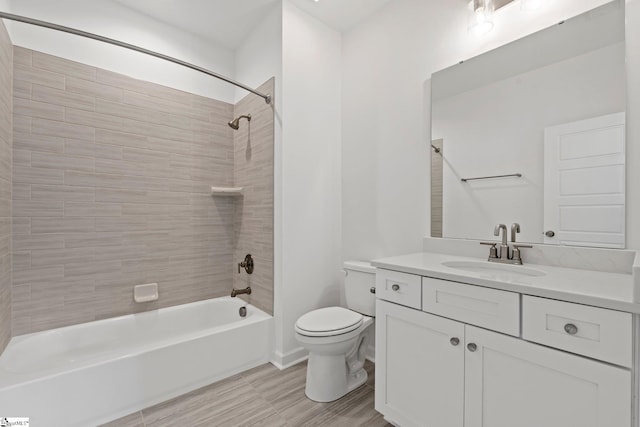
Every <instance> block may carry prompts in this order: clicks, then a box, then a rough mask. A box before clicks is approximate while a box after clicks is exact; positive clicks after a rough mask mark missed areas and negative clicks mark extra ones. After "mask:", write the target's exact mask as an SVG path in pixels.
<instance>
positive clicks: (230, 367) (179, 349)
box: [0, 297, 272, 427]
mask: <svg viewBox="0 0 640 427" xmlns="http://www.w3.org/2000/svg"><path fill="white" fill-rule="evenodd" d="M242 305H243V303H242V301H240V300H238V299H235V298H234V299H232V298H230V297H226V298H218V299H211V300H206V301H200V302H195V303H192V304H185V305H181V306H176V307H169V308H163V309H160V310H157V311H151V312H146V313H139V314H132V315H128V316H122V317H117V318H112V319H107V320H100V321H96V322H90V323H84V324H80V325H74V326H68V327H65V328H60V329H54V330H49V331H44V332H36V333H33V334H29V335H22V336H18V337H14V338H13V339H12V340H11V342H10V343H9V345H8V346H7V348H6V350H5V351H4V353H3V354H2V356H0V416H2V417H5V416H7V417H9V416H11V417H29V418H30V422H31V425H34V426H47V427H56V426H65V427H66V426H79V427H87V426H95V425H99V424H101V423H104V422H107V421H111V420H114V419H116V418H119V417H121V416H124V415H127V414H129V413H132V412H135V411H138V410H140V409H143V408H146V407H148V406H151V405H154V404H156V403H159V402H162V401H164V400H167V399H170V398H172V397H175V396H179V395H181V394H183V393H186V392H188V391H191V390H195V389H196V388H199V387H202V386H205V385H207V384H210V383H212V382H215V381H218V380H220V379H222V378H225V377H228V376H231V375H234V374H236V373H239V372H242V371H244V370H246V369H249V368H252V367H255V366H258V365H260V364H263V363H265V362H267V361H268V359H269V355H270V352H271V345H272V344H271V343H272V339H271V337H272V318H271V316H269V315H267V314H266V313H264V312H262V311H260V310H259V309H257V308H255V307H253V306H251V305H249V306H247V316H246V317H245V318H241V317H240V316H239V314H238V309H239V308H240V307H241V306H242Z"/></svg>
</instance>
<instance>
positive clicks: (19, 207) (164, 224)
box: [0, 28, 274, 425]
mask: <svg viewBox="0 0 640 427" xmlns="http://www.w3.org/2000/svg"><path fill="white" fill-rule="evenodd" d="M1 42H2V45H1V46H0V55H1V56H0V74H1V75H0V84H2V85H3V90H2V91H1V94H0V108H2V109H3V113H7V112H8V114H3V115H2V117H3V122H2V123H0V162H1V163H2V172H1V174H0V349H4V347H5V346H6V345H7V343H8V341H9V339H10V338H11V337H14V342H12V344H11V346H9V347H8V348H7V350H6V351H5V352H4V354H3V358H2V359H0V373H2V378H4V379H5V380H4V381H3V382H2V383H0V396H1V397H0V401H4V402H9V401H13V400H16V399H18V400H19V397H20V396H23V397H24V395H27V394H29V395H30V396H33V395H41V396H42V400H43V402H47V404H46V405H45V404H44V403H43V402H40V403H38V402H35V401H33V400H32V399H30V400H32V401H31V405H30V406H31V412H30V416H31V420H32V422H36V421H37V420H38V419H42V417H44V416H46V415H47V414H54V413H58V412H60V413H61V414H62V413H69V411H70V410H72V409H73V408H74V407H77V408H81V407H82V406H86V407H87V411H84V412H83V411H81V410H80V409H78V410H77V411H76V412H77V414H76V417H77V419H70V420H69V421H70V422H71V423H72V424H73V422H75V423H76V425H83V424H84V425H88V424H93V423H96V422H104V421H108V420H109V419H113V418H114V417H115V416H122V415H125V414H128V413H130V412H133V411H135V410H140V409H143V408H144V407H146V406H149V405H150V404H153V403H159V402H161V401H163V400H166V399H167V398H169V397H173V396H176V395H179V394H181V393H184V392H186V391H189V390H192V389H194V388H196V387H200V386H202V385H205V384H208V383H210V382H211V381H215V380H216V379H217V378H218V379H219V378H222V377H225V376H228V375H232V374H234V373H237V372H240V371H242V370H245V369H247V368H249V367H253V366H257V365H258V364H261V363H264V362H266V361H267V360H268V355H269V351H270V346H271V345H272V344H271V340H270V336H269V331H270V328H269V325H270V322H271V321H272V320H271V317H270V314H272V312H273V109H272V107H271V106H270V105H267V104H266V103H265V102H264V101H263V100H262V99H260V98H257V99H256V98H255V97H252V96H251V95H249V96H247V97H245V98H243V99H242V100H240V101H239V102H238V103H237V104H236V105H232V104H229V103H226V102H222V101H218V100H215V99H210V98H206V97H203V96H198V95H194V94H190V93H186V92H182V91H178V90H175V89H171V88H168V87H164V86H160V85H157V84H153V83H149V82H146V81H140V80H136V79H133V78H130V77H126V76H123V75H120V74H116V73H114V72H111V71H108V70H105V69H100V68H95V67H91V66H88V65H85V64H81V63H77V62H73V61H69V60H66V59H62V58H59V57H55V56H51V55H48V54H44V53H41V52H37V51H33V50H29V49H25V48H21V47H19V46H13V47H12V46H11V44H10V41H9V39H8V37H7V35H6V32H5V31H4V28H2V40H1ZM12 50H13V53H12ZM273 86H274V81H273V79H271V80H269V81H268V82H266V83H265V84H264V85H263V86H261V88H260V89H261V90H264V91H267V92H269V93H271V92H272V91H273ZM5 88H6V90H4V89H5ZM11 112H12V113H11ZM242 114H251V115H252V121H251V122H250V123H248V122H242V123H241V126H240V128H239V129H238V130H235V131H234V130H233V129H231V128H230V127H229V126H228V122H229V121H230V120H232V119H233V118H234V117H236V116H239V115H242ZM11 121H12V123H11ZM212 186H218V187H242V188H243V192H242V195H241V196H239V197H228V196H217V195H213V196H212V193H211V187H212ZM11 253H12V255H13V262H11V261H10V260H11V256H10V254H11ZM248 253H250V254H251V255H252V257H253V259H254V260H255V273H254V274H252V275H251V276H249V275H247V274H246V273H244V271H243V272H242V274H238V272H237V263H238V262H240V261H242V259H243V258H244V256H245V254H248ZM11 277H12V279H11ZM145 283H157V284H158V288H159V298H158V299H157V300H156V301H152V302H146V303H135V302H134V298H133V288H134V286H135V285H138V284H145ZM234 286H235V287H237V288H244V287H246V286H251V287H252V288H253V292H252V294H251V295H249V296H243V297H242V298H243V299H244V300H245V302H243V301H241V300H240V298H237V299H235V300H232V299H230V298H229V297H228V295H229V294H230V293H231V290H232V288H233V287H234ZM221 297H224V298H221ZM205 300H207V301H205ZM247 302H248V303H249V304H251V305H249V306H248V315H247V317H246V318H240V317H239V316H238V308H239V307H240V306H245V305H246V304H247ZM177 306H179V307H177ZM120 316H123V317H120ZM212 316H213V317H212ZM94 321H99V322H94ZM87 322H92V323H87ZM58 328H61V329H58ZM160 331H162V333H159V332H160ZM136 334H137V335H136ZM127 337H129V338H127ZM141 338H144V339H141ZM54 343H55V345H53V344H54ZM247 345H249V346H250V347H247ZM203 346H204V347H203ZM205 348H218V352H217V353H220V351H219V350H220V348H225V352H223V353H226V354H225V355H224V356H220V357H219V360H218V359H215V358H214V359H212V357H213V356H215V354H213V356H212V353H210V352H206V351H203V349H205ZM190 353H194V354H197V353H202V354H203V357H204V355H206V354H208V356H207V360H206V364H205V365H208V366H201V365H198V363H204V362H205V361H204V360H200V361H198V360H195V359H194V360H191V359H189V360H187V362H188V363H187V365H191V367H190V371H191V373H189V372H186V371H185V370H184V369H187V367H185V368H184V369H183V370H180V369H177V370H176V375H173V376H172V378H173V379H172V380H171V381H172V384H171V386H170V387H168V388H166V387H165V386H162V385H158V384H154V385H153V386H151V385H149V384H150V383H148V381H149V378H145V375H146V376H148V377H162V376H163V375H162V373H163V370H166V368H167V366H174V365H175V364H177V361H178V360H179V358H180V357H181V355H185V354H190ZM37 356H40V357H44V358H47V359H48V360H50V361H53V362H55V363H51V364H48V365H45V364H43V363H42V361H39V359H38V357H37ZM123 356H126V357H123ZM187 358H188V357H187ZM200 359H202V357H201V358H200ZM127 363H129V364H131V366H125V365H126V364H127ZM138 364H142V365H144V366H147V368H148V370H146V371H145V372H142V371H140V370H139V369H138V368H136V366H138ZM116 365H118V366H116ZM120 365H122V366H120ZM187 370H189V369H187ZM196 371H197V372H196ZM74 372H75V373H74ZM34 373H36V374H37V376H34ZM101 375H102V376H105V379H109V380H110V381H111V382H113V383H114V386H115V385H116V384H119V385H117V386H116V387H113V388H112V389H109V387H108V386H107V385H105V384H107V383H108V382H109V381H105V382H104V384H103V385H102V386H100V387H99V388H100V390H98V391H96V396H100V398H101V399H103V402H104V401H105V400H106V401H111V402H112V403H113V404H110V405H107V406H109V408H108V409H105V410H104V411H98V410H96V409H95V408H93V409H91V407H92V405H93V404H92V402H93V401H92V400H91V398H90V397H87V400H86V401H82V402H79V403H80V404H79V405H78V404H77V403H78V402H76V404H75V406H73V405H72V403H70V400H72V399H68V398H64V394H65V390H71V389H73V388H79V389H81V390H86V388H87V387H90V386H91V384H95V383H96V381H97V383H102V382H101V381H100V380H99V379H96V378H97V377H96V376H98V377H100V376H101ZM123 375H124V376H123ZM127 376H128V378H126V379H125V378H124V377H127ZM92 378H93V379H92ZM119 378H123V381H125V382H124V383H123V382H120V379H119ZM127 381H128V382H127ZM27 384H28V385H27ZM118 387H119V388H120V390H122V388H123V387H131V388H132V389H134V390H136V393H134V394H135V395H136V399H138V400H137V401H136V399H134V398H132V396H133V394H132V395H131V396H129V397H128V398H126V399H117V398H116V396H117V394H118V393H119V391H118ZM162 389H164V392H163V394H161V393H159V390H162ZM56 390H57V391H56ZM52 391H53V393H51V392H52ZM56 395H58V396H60V397H61V398H59V399H56ZM81 395H82V394H81ZM81 395H79V396H81ZM110 396H112V397H110ZM9 399H13V400H9ZM94 400H95V399H94ZM118 401H120V403H118ZM94 403H95V402H94ZM69 405H71V406H69ZM118 405H120V406H118ZM34 407H38V408H37V409H35V408H34ZM86 423H88V424H86Z"/></svg>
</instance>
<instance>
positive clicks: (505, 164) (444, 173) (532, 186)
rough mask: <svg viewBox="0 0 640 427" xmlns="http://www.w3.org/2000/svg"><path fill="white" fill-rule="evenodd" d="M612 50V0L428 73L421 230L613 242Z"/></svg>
mask: <svg viewBox="0 0 640 427" xmlns="http://www.w3.org/2000/svg"><path fill="white" fill-rule="evenodd" d="M624 48H625V46H624V3H623V2H622V1H620V0H616V1H614V2H611V3H607V4H605V5H604V6H601V7H598V8H596V9H594V10H592V11H589V12H587V13H584V14H582V15H579V16H577V17H575V18H572V19H569V20H567V21H566V22H563V23H560V24H558V25H555V26H553V27H550V28H547V29H545V30H542V31H539V32H537V33H534V34H532V35H530V36H527V37H525V38H522V39H520V40H517V41H515V42H513V43H510V44H507V45H505V46H502V47H500V48H498V49H495V50H493V51H490V52H487V53H485V54H482V55H480V56H477V57H475V58H472V59H471V60H468V61H465V62H463V63H461V64H457V65H455V66H453V67H450V68H447V69H445V70H442V71H439V72H437V73H435V74H434V75H433V76H432V79H431V84H432V108H431V111H432V132H431V137H432V138H431V139H432V144H433V145H434V146H436V147H438V149H439V152H436V150H435V149H434V148H433V147H432V150H431V155H432V176H431V178H432V189H431V191H432V212H431V215H432V225H431V229H432V236H434V237H440V236H442V237H450V238H466V239H478V240H493V239H495V237H494V236H493V230H494V226H495V225H496V224H498V223H504V224H507V225H510V224H512V223H514V222H517V223H519V224H520V226H521V233H520V235H518V241H522V242H532V243H549V244H568V245H579V246H597V247H624V246H625V238H624V236H625V217H624V211H625V209H624V199H625V188H624V185H625V165H624V164H625V156H624V120H625V115H624V111H625V108H626V83H625V81H626V77H625V65H624ZM501 175H509V176H505V177H498V178H488V177H494V176H501ZM518 175H519V176H518ZM475 178H480V179H475ZM549 231H551V232H552V233H547V235H545V232H549ZM551 234H553V236H551V237H549V236H548V235H551Z"/></svg>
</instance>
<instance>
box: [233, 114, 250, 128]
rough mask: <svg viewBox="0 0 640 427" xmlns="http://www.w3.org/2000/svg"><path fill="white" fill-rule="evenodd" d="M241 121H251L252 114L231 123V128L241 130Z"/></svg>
mask: <svg viewBox="0 0 640 427" xmlns="http://www.w3.org/2000/svg"><path fill="white" fill-rule="evenodd" d="M240 119H247V121H249V122H250V121H251V114H247V115H246V116H240V117H237V118H235V119H233V120H231V121H230V122H229V127H230V128H231V129H234V130H238V129H239V128H240Z"/></svg>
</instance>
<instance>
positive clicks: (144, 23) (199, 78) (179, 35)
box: [9, 0, 235, 102]
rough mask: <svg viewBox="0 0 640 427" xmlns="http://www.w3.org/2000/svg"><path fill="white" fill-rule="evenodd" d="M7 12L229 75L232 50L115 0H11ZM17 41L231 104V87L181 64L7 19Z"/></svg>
mask: <svg viewBox="0 0 640 427" xmlns="http://www.w3.org/2000/svg"><path fill="white" fill-rule="evenodd" d="M10 7H11V12H12V13H15V14H18V15H24V16H28V17H30V18H35V19H40V20H43V21H50V22H53V23H56V24H60V25H65V26H69V27H73V28H77V29H79V30H84V31H88V32H92V33H96V34H99V35H102V36H105V37H110V38H113V39H116V40H120V41H124V42H126V43H130V44H134V45H138V46H140V47H143V48H146V49H149V50H153V51H156V52H159V53H163V54H165V55H169V56H173V57H175V58H178V59H181V60H183V61H187V62H191V63H193V64H195V65H199V66H201V67H204V68H208V69H210V70H212V71H214V72H217V73H219V74H222V75H225V76H228V77H233V75H234V54H233V52H232V51H230V50H228V49H225V48H223V47H220V46H217V45H215V44H214V43H211V42H209V41H206V40H203V39H201V38H198V37H196V36H194V35H191V34H188V33H186V32H184V31H180V30H178V29H176V28H174V27H171V26H169V25H166V24H163V23H161V22H159V21H157V20H154V19H151V18H149V17H147V16H145V15H142V14H140V13H138V12H136V11H134V10H132V9H129V8H127V7H125V6H122V5H121V4H119V3H116V2H110V1H107V2H88V1H84V0H57V1H42V0H12V1H11V2H10ZM9 32H10V35H11V39H12V41H13V43H14V44H15V45H18V46H22V47H26V48H29V49H34V50H38V51H42V52H46V53H49V54H52V55H56V56H61V57H63V58H67V59H71V60H74V61H78V62H82V63H85V64H89V65H92V66H95V67H100V68H104V69H107V70H111V71H114V72H118V73H121V74H126V75H129V76H131V77H134V78H138V79H143V80H148V81H151V82H154V83H158V84H161V85H165V86H169V87H173V88H176V89H181V90H185V91H188V92H192V93H196V94H200V95H203V96H209V97H212V98H216V99H220V100H222V101H227V102H233V101H234V96H235V91H234V87H233V86H231V85H229V84H228V83H224V82H222V81H219V80H217V79H215V78H213V77H210V76H207V75H204V74H202V73H199V72H197V71H192V70H189V69H187V68H184V67H182V66H180V65H176V64H172V63H170V62H167V61H164V60H161V59H156V58H153V57H150V56H148V55H144V54H141V53H137V52H133V51H130V50H127V49H124V48H119V47H116V46H112V45H107V44H105V43H102V42H97V41H94V40H90V39H85V38H82V37H78V36H73V35H69V34H66V33H61V32H58V31H54V30H48V29H44V28H40V27H35V26H32V25H28V24H21V23H15V22H13V23H11V24H10V26H9Z"/></svg>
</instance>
